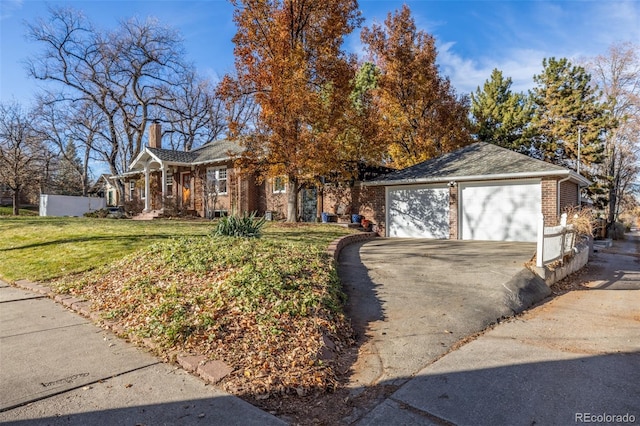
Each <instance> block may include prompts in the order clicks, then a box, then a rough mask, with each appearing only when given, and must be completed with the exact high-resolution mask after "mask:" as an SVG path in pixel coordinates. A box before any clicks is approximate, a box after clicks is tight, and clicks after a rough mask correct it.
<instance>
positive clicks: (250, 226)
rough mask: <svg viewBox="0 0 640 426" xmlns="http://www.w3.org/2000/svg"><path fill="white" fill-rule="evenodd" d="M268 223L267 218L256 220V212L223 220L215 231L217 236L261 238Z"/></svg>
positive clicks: (214, 233)
mask: <svg viewBox="0 0 640 426" xmlns="http://www.w3.org/2000/svg"><path fill="white" fill-rule="evenodd" d="M266 223H267V221H266V219H265V218H260V219H257V218H256V212H253V213H251V214H249V215H247V213H243V214H242V216H238V215H231V216H226V217H223V218H221V219H220V220H219V221H218V223H217V224H216V227H215V229H214V231H213V235H215V236H223V237H241V238H260V236H261V235H262V228H263V227H264V225H265V224H266Z"/></svg>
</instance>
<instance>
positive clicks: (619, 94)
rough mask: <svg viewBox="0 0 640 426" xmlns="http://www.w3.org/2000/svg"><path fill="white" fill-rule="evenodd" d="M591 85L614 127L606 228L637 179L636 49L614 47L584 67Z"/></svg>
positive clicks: (606, 166)
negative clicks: (595, 86) (602, 99)
mask: <svg viewBox="0 0 640 426" xmlns="http://www.w3.org/2000/svg"><path fill="white" fill-rule="evenodd" d="M587 67H588V68H589V70H590V71H591V73H592V75H593V78H594V80H595V82H596V83H597V84H598V86H599V87H600V89H601V90H602V91H603V95H604V97H605V100H606V101H607V102H609V104H610V108H611V113H612V115H613V117H614V119H615V122H616V127H615V128H614V129H612V130H611V131H610V132H608V133H607V135H606V146H605V161H604V162H603V164H602V166H603V167H602V174H604V175H605V176H606V182H607V188H606V189H607V192H608V205H607V225H608V229H612V226H613V225H614V223H615V222H616V221H617V220H618V215H619V214H620V207H621V205H622V204H623V198H624V197H625V196H627V195H628V194H629V193H630V191H631V185H632V183H633V182H634V180H635V179H636V178H637V177H638V174H639V172H640V169H639V167H638V159H639V151H638V150H639V146H638V142H639V140H638V135H639V134H640V45H637V44H632V43H628V42H627V43H618V44H614V45H612V46H611V47H610V48H609V51H608V52H607V54H606V55H600V56H597V57H595V58H593V59H592V60H591V61H589V62H588V63H587Z"/></svg>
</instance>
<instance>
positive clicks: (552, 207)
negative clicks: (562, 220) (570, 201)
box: [540, 177, 558, 226]
mask: <svg viewBox="0 0 640 426" xmlns="http://www.w3.org/2000/svg"><path fill="white" fill-rule="evenodd" d="M540 187H541V191H542V194H541V201H542V214H543V215H544V224H545V225H546V226H556V225H557V224H558V211H557V209H558V198H557V194H558V179H557V178H555V177H553V178H543V179H542V183H541V185H540Z"/></svg>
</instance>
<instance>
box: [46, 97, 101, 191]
mask: <svg viewBox="0 0 640 426" xmlns="http://www.w3.org/2000/svg"><path fill="white" fill-rule="evenodd" d="M37 114H38V117H39V120H38V122H37V126H36V130H37V131H38V133H39V134H40V135H41V137H42V139H43V140H45V141H46V142H48V143H50V144H51V145H52V146H53V148H55V151H56V153H57V155H58V156H59V157H61V161H63V162H64V163H65V164H67V165H68V166H69V169H71V171H73V172H74V173H75V174H77V178H78V180H79V182H80V185H81V188H82V195H83V196H86V195H87V192H88V190H89V180H90V167H89V161H90V159H91V151H92V148H93V135H92V133H91V131H90V130H91V129H93V128H95V126H91V125H88V122H89V123H91V119H92V117H93V116H92V114H90V111H89V110H88V105H87V104H86V103H77V102H76V103H73V102H56V99H51V98H47V97H46V96H40V97H39V98H38V107H37ZM87 127H89V129H87ZM88 130H89V132H88ZM72 145H73V149H72ZM78 151H79V152H78ZM78 157H79V158H80V161H77V160H78Z"/></svg>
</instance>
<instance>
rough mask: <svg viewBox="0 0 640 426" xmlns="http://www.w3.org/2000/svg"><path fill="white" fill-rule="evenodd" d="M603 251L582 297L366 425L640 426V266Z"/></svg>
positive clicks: (487, 337) (479, 342)
mask: <svg viewBox="0 0 640 426" xmlns="http://www.w3.org/2000/svg"><path fill="white" fill-rule="evenodd" d="M634 253H638V246H637V245H636V243H635V241H633V240H632V241H622V242H615V245H614V247H613V248H612V249H609V250H606V251H601V252H599V253H597V254H596V255H595V258H594V259H593V260H592V262H591V263H590V265H589V269H588V272H587V273H586V274H585V275H583V276H581V277H580V278H581V279H583V280H585V281H588V282H589V284H588V286H589V289H588V290H584V291H573V292H570V293H567V294H564V295H562V296H560V297H557V298H555V299H553V300H550V301H549V302H547V303H545V304H543V305H540V306H538V307H536V308H534V309H532V310H530V311H528V312H526V313H525V314H524V315H521V316H519V317H517V318H514V319H511V320H509V321H508V322H506V323H502V324H500V325H498V326H496V327H495V328H494V329H493V330H490V331H488V332H487V333H485V334H484V335H482V336H481V337H479V338H478V339H476V340H474V341H472V342H470V343H468V344H466V345H464V346H463V347H461V348H460V349H458V350H456V351H453V352H451V353H449V354H448V355H446V356H444V357H443V358H441V359H440V360H438V361H436V362H435V363H433V364H431V365H429V366H428V367H426V368H424V369H423V370H421V371H420V372H419V373H418V374H417V375H416V377H415V378H413V379H412V380H410V381H409V382H407V383H406V384H405V385H404V386H402V387H401V388H400V389H399V390H398V391H396V392H395V393H394V394H392V395H391V397H389V398H388V399H386V400H385V401H384V402H383V403H382V404H380V405H379V406H377V407H376V408H375V409H374V410H373V411H371V412H369V413H368V414H367V415H366V416H365V417H364V418H362V419H361V420H360V421H359V423H358V424H361V425H388V424H403V425H442V424H455V425H527V426H530V425H534V424H535V425H568V424H580V423H591V424H640V263H639V258H638V256H637V254H636V255H634Z"/></svg>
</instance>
